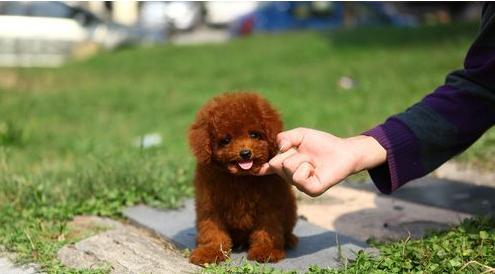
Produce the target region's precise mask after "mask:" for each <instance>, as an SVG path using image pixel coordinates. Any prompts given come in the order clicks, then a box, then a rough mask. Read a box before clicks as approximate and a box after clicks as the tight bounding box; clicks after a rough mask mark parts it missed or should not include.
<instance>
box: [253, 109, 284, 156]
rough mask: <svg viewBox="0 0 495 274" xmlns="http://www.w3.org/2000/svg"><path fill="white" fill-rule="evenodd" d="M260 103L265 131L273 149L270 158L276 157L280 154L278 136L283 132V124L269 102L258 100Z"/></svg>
mask: <svg viewBox="0 0 495 274" xmlns="http://www.w3.org/2000/svg"><path fill="white" fill-rule="evenodd" d="M258 102H259V103H258V107H259V110H260V112H261V118H262V119H261V121H262V123H263V129H264V131H265V135H266V139H267V141H268V143H269V144H270V148H271V155H270V157H274V156H275V155H276V154H277V153H278V144H277V134H278V133H280V132H281V131H282V128H283V123H282V120H280V115H279V114H278V112H277V111H276V110H275V109H274V108H273V107H272V106H271V105H270V104H269V103H268V102H267V101H265V100H258Z"/></svg>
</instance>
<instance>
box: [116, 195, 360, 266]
mask: <svg viewBox="0 0 495 274" xmlns="http://www.w3.org/2000/svg"><path fill="white" fill-rule="evenodd" d="M123 213H124V216H126V217H127V218H129V219H130V220H131V221H132V222H134V223H135V224H138V225H141V226H143V227H146V228H148V229H151V230H152V231H154V232H156V233H158V234H160V235H161V236H163V237H165V238H168V239H170V240H172V241H173V242H174V243H175V244H176V245H177V246H179V247H180V248H188V249H193V248H194V247H195V237H196V228H195V225H194V222H195V213H194V204H193V201H192V200H187V201H185V203H184V206H183V207H182V208H180V209H177V210H166V211H161V210H158V209H154V208H150V207H147V206H143V205H141V206H135V207H131V208H127V209H126V210H125V211H124V212H123ZM294 233H295V234H296V235H297V236H298V237H299V244H298V247H296V248H295V249H292V250H288V252H287V258H286V259H285V260H283V261H281V262H279V263H276V264H266V265H268V266H271V267H275V268H277V269H284V270H300V271H305V270H307V269H308V267H309V266H310V265H315V264H316V265H319V266H320V267H338V266H339V265H340V263H341V262H342V260H345V258H348V259H351V258H353V257H354V254H355V253H356V252H357V251H358V250H362V249H366V247H367V246H366V244H365V243H364V242H361V241H357V240H355V239H352V238H350V237H347V236H344V235H341V234H338V233H335V232H333V231H329V230H326V229H323V228H321V227H318V226H316V225H313V224H310V223H308V222H306V221H304V220H302V219H300V220H298V223H297V225H296V228H295V230H294ZM339 246H340V248H339ZM231 257H232V261H233V263H239V262H241V261H243V260H245V257H246V252H245V251H244V250H240V251H239V250H235V251H234V252H233V254H232V256H231Z"/></svg>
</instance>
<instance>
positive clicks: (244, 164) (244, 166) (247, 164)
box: [239, 161, 253, 170]
mask: <svg viewBox="0 0 495 274" xmlns="http://www.w3.org/2000/svg"><path fill="white" fill-rule="evenodd" d="M239 166H240V167H241V168H242V169H244V170H248V169H250V168H251V167H252V166H253V161H249V162H239Z"/></svg>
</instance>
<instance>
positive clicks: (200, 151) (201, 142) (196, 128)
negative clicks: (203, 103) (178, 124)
mask: <svg viewBox="0 0 495 274" xmlns="http://www.w3.org/2000/svg"><path fill="white" fill-rule="evenodd" d="M189 145H190V146H191V150H192V152H193V153H194V156H196V159H197V160H198V162H199V163H204V164H207V163H209V162H210V161H211V154H212V147H211V136H210V125H209V123H208V120H207V119H205V118H204V117H201V116H198V118H197V119H196V121H195V122H194V123H193V124H192V126H191V127H190V128H189Z"/></svg>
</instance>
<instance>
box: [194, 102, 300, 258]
mask: <svg viewBox="0 0 495 274" xmlns="http://www.w3.org/2000/svg"><path fill="white" fill-rule="evenodd" d="M281 130H282V122H281V120H280V118H279V115H278V113H277V112H276V111H275V110H274V109H273V107H272V106H270V104H269V103H268V102H267V101H266V100H264V99H263V98H261V97H260V96H259V95H257V94H254V93H226V94H223V95H221V96H217V97H215V98H213V99H212V100H211V101H209V102H208V103H207V104H206V105H204V106H203V107H202V108H201V109H200V111H199V112H198V114H197V117H196V121H195V122H194V123H193V125H192V126H191V128H190V131H189V143H190V145H191V148H192V151H193V153H194V155H195V156H196V159H197V164H196V174H195V190H196V226H197V231H198V236H197V247H196V248H195V249H194V250H193V251H192V253H191V257H190V260H191V262H192V263H195V264H200V265H201V264H205V263H213V262H220V261H223V260H225V259H226V258H227V256H228V254H229V252H230V250H231V249H232V247H235V246H246V247H248V259H250V260H256V261H258V262H277V261H279V260H281V259H283V258H284V257H285V248H286V247H293V246H295V245H296V244H297V238H296V236H294V234H292V230H293V228H294V225H295V223H296V202H295V197H294V193H293V192H292V188H291V187H290V186H289V184H287V183H285V182H284V181H283V180H282V179H281V178H279V177H278V176H276V175H268V176H254V175H253V174H254V173H256V172H258V171H259V169H260V167H261V165H262V164H263V163H266V162H267V161H268V160H269V159H270V158H272V157H273V156H274V155H275V154H276V153H277V144H276V135H277V133H279V132H280V131H281ZM241 151H243V153H241ZM248 151H249V152H250V153H249V152H248Z"/></svg>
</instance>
